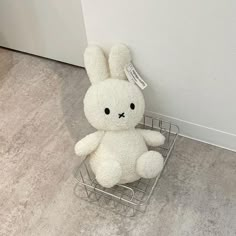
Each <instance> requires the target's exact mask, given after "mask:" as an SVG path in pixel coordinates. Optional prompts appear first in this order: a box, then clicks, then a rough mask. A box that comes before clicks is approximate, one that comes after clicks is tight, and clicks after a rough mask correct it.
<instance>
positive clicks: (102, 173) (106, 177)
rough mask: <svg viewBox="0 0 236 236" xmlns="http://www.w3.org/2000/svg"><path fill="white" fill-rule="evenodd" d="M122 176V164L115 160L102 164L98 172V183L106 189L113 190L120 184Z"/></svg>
mask: <svg viewBox="0 0 236 236" xmlns="http://www.w3.org/2000/svg"><path fill="white" fill-rule="evenodd" d="M121 175H122V170H121V166H120V164H119V163H118V162H117V161H113V160H110V161H106V162H103V163H101V164H100V165H99V167H98V168H97V171H96V179H97V181H98V183H99V184H100V185H101V186H103V187H105V188H111V187H113V186H114V185H116V184H118V183H119V181H120V178H121Z"/></svg>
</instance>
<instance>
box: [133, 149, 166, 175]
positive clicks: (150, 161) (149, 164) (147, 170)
mask: <svg viewBox="0 0 236 236" xmlns="http://www.w3.org/2000/svg"><path fill="white" fill-rule="evenodd" d="M163 164H164V162H163V157H162V155H161V154H160V153H159V152H154V151H149V152H145V153H144V154H143V155H142V156H141V157H139V159H138V160H137V173H138V174H139V175H140V176H141V177H143V178H153V177H155V176H157V175H158V174H159V173H160V171H161V170H162V168H163Z"/></svg>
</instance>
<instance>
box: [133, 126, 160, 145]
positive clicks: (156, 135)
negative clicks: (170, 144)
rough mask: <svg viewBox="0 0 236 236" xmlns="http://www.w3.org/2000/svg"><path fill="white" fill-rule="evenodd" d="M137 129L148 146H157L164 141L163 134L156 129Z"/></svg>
mask: <svg viewBox="0 0 236 236" xmlns="http://www.w3.org/2000/svg"><path fill="white" fill-rule="evenodd" d="M137 131H138V132H139V133H140V134H141V135H142V136H143V138H144V140H145V143H146V144H147V145H148V146H151V147H157V146H160V145H163V144H164V142H165V136H164V135H162V134H161V133H160V132H158V131H153V130H145V129H137Z"/></svg>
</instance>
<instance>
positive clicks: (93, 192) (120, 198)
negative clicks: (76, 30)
mask: <svg viewBox="0 0 236 236" xmlns="http://www.w3.org/2000/svg"><path fill="white" fill-rule="evenodd" d="M138 127H139V128H143V129H151V130H157V131H159V132H161V133H162V134H163V135H164V136H165V137H166V140H165V143H164V145H162V146H160V147H157V148H151V147H150V148H149V150H156V151H158V152H160V153H161V154H162V155H163V157H164V167H165V165H166V163H167V160H168V159H169V157H170V154H171V152H172V150H173V148H174V145H175V141H176V138H177V136H178V133H179V128H178V126H176V125H174V124H172V123H170V122H167V121H164V120H161V119H158V118H153V117H151V116H146V115H145V116H144V118H143V120H142V122H141V123H140V124H139V125H138ZM163 170H164V168H163ZM163 170H162V172H163ZM162 172H161V173H162ZM161 173H160V174H159V175H158V176H157V177H156V178H153V179H144V178H141V179H139V180H138V181H135V182H133V183H128V184H120V185H116V186H114V187H112V188H104V187H102V186H101V185H99V184H98V182H97V181H96V178H95V176H94V174H93V172H92V170H91V168H90V165H89V160H88V158H86V159H85V160H84V161H83V162H82V163H81V164H80V166H79V167H78V168H77V169H76V170H75V177H76V179H77V181H78V182H77V184H76V185H75V188H74V193H75V195H76V196H78V197H80V198H82V199H85V200H87V201H89V202H92V203H95V204H98V205H99V206H101V207H103V208H107V209H109V210H112V211H114V212H116V213H119V214H122V215H125V216H134V215H135V214H136V213H137V212H144V211H145V210H146V208H147V205H148V202H149V199H150V197H151V195H152V193H153V191H154V189H155V187H156V185H157V182H158V180H159V178H160V176H161Z"/></svg>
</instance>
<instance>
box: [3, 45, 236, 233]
mask: <svg viewBox="0 0 236 236" xmlns="http://www.w3.org/2000/svg"><path fill="white" fill-rule="evenodd" d="M88 86H89V82H88V79H87V77H86V73H85V71H84V70H83V69H80V68H78V67H74V66H71V65H66V64H62V63H59V62H55V61H51V60H47V59H42V58H38V57H34V56H29V55H26V54H21V53H17V52H12V51H9V50H6V49H1V48H0V235H1V236H3V235H6V236H9V235H17V236H21V235H24V236H25V235H32V236H34V235H42V236H54V235H55V236H57V235H58V236H62V235H63V236H75V235H102V236H105V235H135V236H138V235H140V236H142V235H148V236H152V235H153V236H154V235H161V236H167V235H172V236H178V235H179V236H185V235H191V236H193V235H222V236H226V235H227V236H228V235H236V234H235V232H236V153H233V152H230V151H227V150H223V149H220V148H217V147H214V146H211V145H207V144H204V143H201V142H197V141H193V140H190V139H187V138H183V137H180V138H178V140H177V143H176V147H175V150H174V152H173V155H172V157H171V159H170V161H169V162H168V165H167V168H166V169H165V171H164V174H163V176H162V178H161V180H160V182H159V185H158V187H157V189H156V190H155V192H154V195H153V197H152V199H151V202H150V206H149V207H148V209H147V212H146V213H145V214H140V215H137V216H136V217H134V218H126V217H122V216H120V215H116V214H114V213H112V212H109V211H107V210H105V209H101V208H99V207H97V206H95V205H91V204H89V203H88V202H86V201H83V200H80V199H78V198H76V197H75V196H74V194H73V187H74V185H75V183H76V181H75V179H74V177H73V174H72V172H73V169H74V167H75V166H76V165H78V164H79V163H80V159H79V158H78V157H76V156H75V154H74V151H73V147H74V144H75V142H76V141H77V140H78V139H80V138H82V137H83V136H84V135H86V134H88V133H90V132H91V131H92V128H91V127H90V125H89V124H88V122H87V121H86V119H85V117H84V114H83V109H82V100H83V96H84V94H85V92H86V89H87V88H88Z"/></svg>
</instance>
